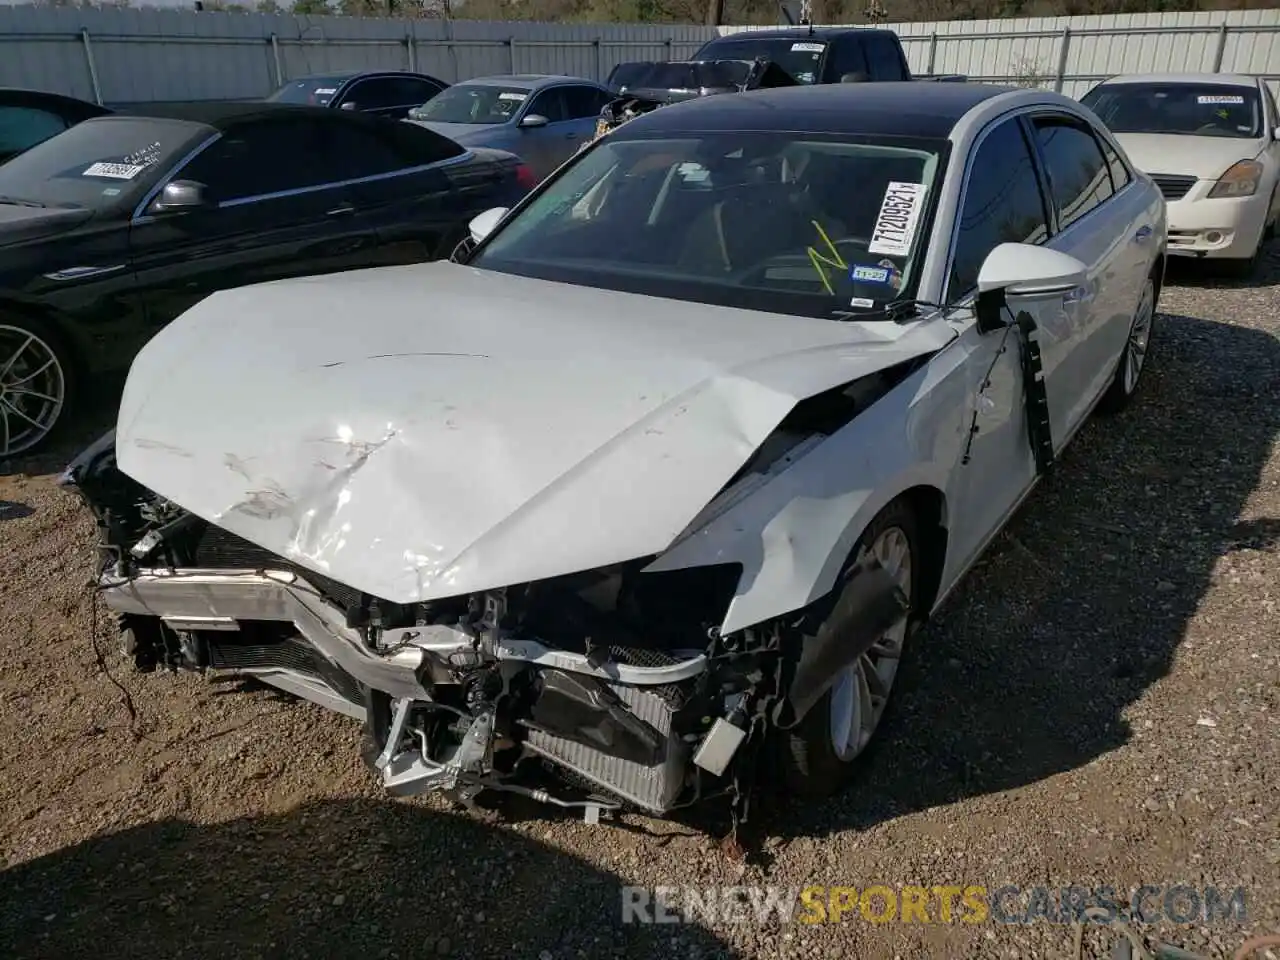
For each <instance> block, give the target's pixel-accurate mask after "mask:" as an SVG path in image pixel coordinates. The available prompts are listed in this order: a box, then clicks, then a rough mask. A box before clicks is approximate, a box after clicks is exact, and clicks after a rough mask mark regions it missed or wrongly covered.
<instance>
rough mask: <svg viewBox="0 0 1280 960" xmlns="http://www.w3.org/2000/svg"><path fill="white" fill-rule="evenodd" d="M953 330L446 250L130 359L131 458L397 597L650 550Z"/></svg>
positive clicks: (217, 314)
mask: <svg viewBox="0 0 1280 960" xmlns="http://www.w3.org/2000/svg"><path fill="white" fill-rule="evenodd" d="M952 336H953V334H952V332H951V331H950V329H949V328H948V327H947V325H946V324H945V323H942V322H941V321H937V322H929V323H915V324H905V325H903V324H896V323H889V322H880V323H866V324H862V323H837V322H832V321H826V320H819V319H804V318H800V317H790V316H778V315H773V314H765V313H759V312H752V311H738V310H730V309H724V308H718V307H708V306H704V305H699V304H690V303H682V302H678V301H672V300H660V299H654V298H647V297H641V296H635V295H631V294H619V293H613V292H608V291H601V290H595V289H591V288H588V287H582V286H574V285H571V284H559V283H550V282H545V281H541V280H533V279H528V278H523V277H516V276H509V275H504V274H499V273H493V272H489V271H481V270H478V269H476V268H473V267H468V266H463V265H459V264H453V263H449V262H447V261H440V262H436V263H429V264H419V265H413V266H407V267H384V268H378V269H372V270H361V271H352V272H348V273H344V274H336V275H330V276H321V277H307V278H302V279H296V280H285V281H278V282H274V283H267V284H261V285H258V286H252V287H242V288H239V289H236V290H229V291H225V292H222V293H217V294H214V295H212V296H210V297H208V298H207V299H205V300H204V301H202V302H201V303H200V304H198V305H197V306H195V307H194V308H192V309H191V310H189V311H188V312H187V313H185V314H183V315H182V316H181V317H179V318H178V319H177V320H176V321H174V322H173V323H172V324H170V325H169V326H168V327H166V328H165V329H164V330H162V331H161V332H160V333H159V334H158V335H157V336H156V337H154V338H153V339H152V340H151V342H150V343H148V344H147V346H146V347H145V348H144V349H143V350H142V352H141V353H140V354H139V355H138V357H137V359H136V360H135V362H134V364H133V367H132V369H131V371H130V374H129V378H128V382H127V383H126V386H125V392H124V397H123V399H122V402H121V409H120V415H119V423H118V429H117V437H116V450H117V457H118V463H119V466H120V468H121V469H122V470H123V471H124V472H125V473H126V474H127V475H129V476H131V477H133V478H134V479H135V480H137V481H138V482H139V483H142V484H143V485H145V486H147V487H149V488H151V489H152V490H154V491H155V492H156V493H158V494H160V495H162V496H164V497H167V498H169V499H170V500H173V501H174V502H176V503H178V504H180V505H181V506H183V507H185V508H186V509H188V510H190V511H191V512H193V513H195V514H197V515H199V516H201V517H203V518H204V519H206V520H208V521H210V522H212V523H215V524H217V525H218V526H221V527H222V528H224V529H226V530H229V531H231V532H232V533H235V534H238V535H239V536H241V537H244V538H246V539H248V540H250V541H252V542H254V543H257V544H258V545H260V546H262V547H264V548H266V549H268V550H271V551H273V552H275V553H278V554H282V555H285V556H287V557H289V558H290V559H292V560H293V561H294V562H296V563H298V564H299V565H301V566H303V567H306V568H309V569H311V570H314V571H316V572H318V573H322V574H324V575H326V576H328V577H331V578H332V579H335V580H338V581H340V582H342V583H345V584H347V585H349V586H351V587H354V588H356V589H359V590H362V591H365V592H367V593H369V594H372V595H374V596H378V597H382V598H384V599H387V600H391V601H395V602H401V603H410V602H416V601H420V600H428V599H433V598H438V597H446V596H453V595H458V594H460V593H464V592H470V591H473V590H482V589H488V588H492V587H496V586H504V585H508V584H514V583H522V582H527V581H530V580H537V579H541V578H545V577H549V576H555V575H559V574H565V573H571V572H576V571H578V570H585V569H590V568H593V567H596V566H602V565H605V564H609V563H617V562H621V561H623V560H628V559H633V558H637V557H642V556H646V555H650V554H654V553H658V552H660V551H662V550H663V549H664V548H665V547H666V546H667V545H668V544H669V543H670V542H671V541H672V540H673V539H674V538H675V537H676V536H677V535H678V534H679V533H680V532H681V531H682V530H683V529H684V528H685V527H686V526H687V525H688V523H689V522H690V521H691V520H692V519H693V518H694V516H695V515H696V514H697V513H698V511H699V510H700V509H701V508H702V507H704V506H705V505H706V503H707V502H708V501H709V500H710V499H711V498H712V497H714V496H715V494H716V493H717V492H718V491H719V490H720V489H721V488H722V487H723V485H724V484H725V483H726V482H728V480H729V479H730V478H731V477H732V475H733V474H734V473H735V472H736V471H737V470H738V469H739V468H740V467H741V465H742V464H743V463H744V462H745V461H746V460H747V459H748V458H749V457H750V455H751V454H752V452H753V451H754V450H755V449H756V447H757V446H758V445H759V444H760V443H761V442H762V441H763V440H764V439H765V438H766V437H767V436H768V434H769V433H770V432H771V431H772V430H773V429H774V428H775V427H776V425H777V424H778V422H779V421H780V420H781V419H782V418H783V417H784V416H785V415H786V414H787V413H788V412H789V411H790V409H791V408H792V406H793V405H794V404H795V403H796V402H797V400H799V399H802V398H804V397H806V396H810V395H812V394H815V393H818V392H821V391H822V390H824V389H829V388H831V387H834V386H837V385H839V384H841V383H844V382H847V381H849V380H852V379H855V378H857V377H859V376H863V375H865V374H867V373H870V372H873V371H875V370H877V369H881V368H883V367H886V366H889V365H892V364H894V363H897V362H900V361H902V360H905V359H909V358H911V357H913V356H918V355H921V354H924V353H930V352H932V351H934V350H937V349H939V348H940V347H941V346H943V345H944V344H945V343H946V342H947V341H948V340H949V339H950V338H951V337H952Z"/></svg>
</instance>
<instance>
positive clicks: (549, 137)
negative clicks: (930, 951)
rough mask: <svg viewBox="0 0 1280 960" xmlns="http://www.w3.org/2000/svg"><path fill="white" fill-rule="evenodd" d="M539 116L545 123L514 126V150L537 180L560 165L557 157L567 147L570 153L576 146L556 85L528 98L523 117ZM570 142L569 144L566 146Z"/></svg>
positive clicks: (559, 89)
mask: <svg viewBox="0 0 1280 960" xmlns="http://www.w3.org/2000/svg"><path fill="white" fill-rule="evenodd" d="M534 115H537V116H543V117H546V118H547V123H546V125H545V126H541V127H518V129H519V131H520V139H519V148H518V149H517V150H516V151H515V152H516V153H518V154H519V155H520V157H521V158H522V159H523V160H524V161H525V163H527V164H528V165H529V166H530V167H532V168H533V172H534V174H536V175H537V177H538V179H539V180H541V179H542V178H543V177H545V176H546V175H547V174H548V173H550V172H551V171H552V170H554V169H555V168H556V167H558V166H559V165H560V159H558V158H560V157H562V156H564V155H565V154H564V151H565V150H566V149H569V151H570V153H572V151H573V150H576V149H577V146H576V143H580V142H581V141H575V140H573V139H572V136H573V134H572V128H571V126H570V124H569V118H568V115H567V114H566V113H565V105H564V97H563V95H562V93H561V88H560V87H551V88H549V89H546V90H542V91H540V92H539V93H537V94H535V95H534V96H533V97H531V98H530V99H529V101H528V105H527V106H526V107H525V109H524V114H523V117H528V116H534ZM569 144H574V145H573V146H567V145H569Z"/></svg>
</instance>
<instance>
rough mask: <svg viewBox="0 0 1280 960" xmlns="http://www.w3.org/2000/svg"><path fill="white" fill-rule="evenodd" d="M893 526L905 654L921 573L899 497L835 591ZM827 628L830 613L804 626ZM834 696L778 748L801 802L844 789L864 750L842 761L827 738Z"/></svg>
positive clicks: (915, 539) (869, 531) (915, 533)
mask: <svg viewBox="0 0 1280 960" xmlns="http://www.w3.org/2000/svg"><path fill="white" fill-rule="evenodd" d="M895 527H896V528H897V529H899V530H901V531H902V533H903V535H904V536H905V538H906V542H907V547H908V552H909V556H910V561H911V563H910V601H911V613H910V615H909V617H908V625H907V630H906V633H905V636H904V638H903V648H904V651H903V652H905V649H906V648H907V647H909V645H910V640H911V635H912V632H913V628H914V626H915V624H916V623H917V622H918V620H919V616H920V610H919V609H918V606H919V599H918V598H919V594H920V584H921V583H922V582H923V578H922V574H923V572H924V571H923V570H922V569H921V566H920V565H921V563H922V562H923V559H924V555H923V553H922V552H921V550H920V537H919V527H918V524H917V521H916V517H915V514H914V512H913V511H912V510H911V507H910V505H909V504H908V503H907V501H906V500H905V499H901V498H899V499H897V500H894V501H892V502H891V503H889V504H888V505H887V506H886V507H885V508H884V509H883V510H881V511H880V512H879V513H878V514H876V516H875V517H874V519H872V521H871V523H870V524H868V526H867V528H866V530H864V531H863V533H862V536H861V537H859V538H858V542H857V543H856V544H855V545H854V548H853V551H852V553H851V554H850V557H849V560H848V561H847V562H846V564H845V569H844V570H843V571H842V572H841V576H840V578H839V579H838V580H837V582H836V586H835V588H834V591H839V590H840V589H841V587H842V586H843V583H844V578H845V577H846V576H847V575H848V571H849V569H850V568H851V567H852V566H853V564H854V562H855V561H856V559H857V558H858V556H859V555H860V554H861V553H862V551H863V550H864V549H867V548H869V547H870V546H871V545H872V544H874V543H875V542H876V541H877V540H878V539H879V538H880V537H881V536H882V535H883V534H885V533H886V532H887V531H889V530H891V529H892V528H895ZM834 591H833V592H834ZM824 599H826V600H828V603H826V604H823V600H819V601H817V603H816V604H815V605H814V606H815V608H819V607H825V608H829V607H830V606H831V604H830V603H829V600H830V595H828V597H827V598H824ZM829 629H832V624H831V620H830V614H829V613H827V614H826V615H825V617H824V615H823V614H815V616H814V619H813V623H812V624H811V625H807V626H806V627H805V628H804V632H805V633H808V634H809V635H814V634H816V632H818V631H821V630H829ZM899 664H900V661H899ZM896 686H897V685H896V684H893V685H892V686H890V688H889V696H888V698H887V701H888V702H892V696H893V690H894V689H895V688H896ZM833 697H834V691H833V690H828V691H827V692H826V693H825V694H823V695H822V698H821V699H820V700H819V701H818V702H817V703H816V704H815V705H814V707H813V709H812V710H810V711H809V713H808V714H806V715H805V717H804V719H803V720H801V721H800V723H799V724H798V725H797V726H796V728H795V729H794V730H791V731H788V732H786V733H785V734H784V736H783V743H782V744H781V745H780V746H781V747H782V750H781V754H782V756H781V761H782V766H783V774H784V779H785V782H786V784H787V787H788V788H789V790H790V792H791V793H793V794H797V795H799V796H801V797H803V798H805V799H810V800H816V799H825V798H827V797H830V796H832V795H833V794H835V793H838V792H839V791H840V790H842V789H844V788H845V787H846V786H847V785H848V783H849V781H850V779H851V778H852V777H853V775H854V773H855V772H856V771H857V768H858V760H859V758H860V757H861V755H862V753H863V752H865V750H866V745H864V746H863V747H862V748H861V749H859V750H858V751H857V752H856V753H854V754H853V755H852V756H848V755H847V756H844V757H842V756H841V755H840V754H839V753H837V751H836V747H835V744H833V743H832V737H831V723H832V704H833ZM884 716H885V712H884V711H882V712H881V713H880V716H879V718H878V721H877V723H876V727H875V729H873V730H872V734H871V739H870V741H869V743H872V744H873V743H874V742H875V737H874V735H875V732H876V730H878V729H879V727H880V726H882V725H883V719H884Z"/></svg>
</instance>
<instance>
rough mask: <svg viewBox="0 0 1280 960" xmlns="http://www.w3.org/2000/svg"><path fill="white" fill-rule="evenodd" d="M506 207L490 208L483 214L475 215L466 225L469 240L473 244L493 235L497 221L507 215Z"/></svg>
mask: <svg viewBox="0 0 1280 960" xmlns="http://www.w3.org/2000/svg"><path fill="white" fill-rule="evenodd" d="M508 209H509V208H507V207H491V208H490V209H488V210H486V211H485V212H484V213H481V214H477V215H476V216H475V217H473V218H472V220H471V222H470V223H469V224H467V229H468V230H470V231H471V239H472V240H473V241H474V242H475V243H479V242H480V241H481V240H483V239H484V238H485V237H487V236H488V235H489V234H491V233H493V228H494V227H496V226H497V225H498V221H499V220H501V219H502V218H503V217H505V216H506V215H507V210H508Z"/></svg>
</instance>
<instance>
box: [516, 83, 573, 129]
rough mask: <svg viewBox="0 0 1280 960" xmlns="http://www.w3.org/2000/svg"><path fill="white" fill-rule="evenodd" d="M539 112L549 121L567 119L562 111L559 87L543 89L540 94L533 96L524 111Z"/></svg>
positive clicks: (562, 104) (526, 114)
mask: <svg viewBox="0 0 1280 960" xmlns="http://www.w3.org/2000/svg"><path fill="white" fill-rule="evenodd" d="M530 113H539V114H541V115H542V116H544V117H546V118H547V119H548V120H549V121H550V122H551V123H558V122H559V121H561V120H567V119H568V117H567V116H566V115H565V112H564V102H563V98H562V97H561V96H560V90H559V88H553V89H551V90H543V91H542V92H541V93H540V94H538V95H537V96H536V97H534V98H533V103H531V104H529V109H528V111H527V112H526V113H525V116H528V115H529V114H530Z"/></svg>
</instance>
